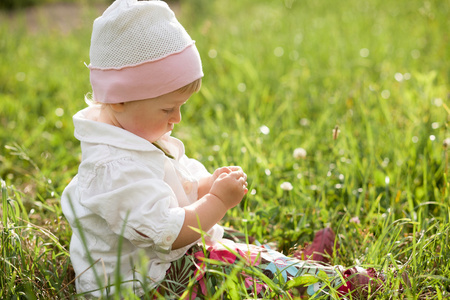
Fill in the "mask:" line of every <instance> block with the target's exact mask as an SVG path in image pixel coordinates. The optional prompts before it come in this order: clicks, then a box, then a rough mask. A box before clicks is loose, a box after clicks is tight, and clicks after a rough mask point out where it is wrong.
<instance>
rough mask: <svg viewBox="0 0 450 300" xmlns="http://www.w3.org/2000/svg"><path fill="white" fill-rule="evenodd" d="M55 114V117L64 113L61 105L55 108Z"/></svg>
mask: <svg viewBox="0 0 450 300" xmlns="http://www.w3.org/2000/svg"><path fill="white" fill-rule="evenodd" d="M55 115H56V116H57V117H62V116H63V115H64V109H62V108H61V107H58V108H57V109H55Z"/></svg>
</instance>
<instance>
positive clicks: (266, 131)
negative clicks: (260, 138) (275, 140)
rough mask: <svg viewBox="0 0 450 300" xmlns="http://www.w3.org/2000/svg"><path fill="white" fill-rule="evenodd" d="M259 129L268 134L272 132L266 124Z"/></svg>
mask: <svg viewBox="0 0 450 300" xmlns="http://www.w3.org/2000/svg"><path fill="white" fill-rule="evenodd" d="M259 131H260V132H261V133H262V134H264V135H268V134H269V133H270V129H269V127H267V126H266V125H263V126H261V127H259Z"/></svg>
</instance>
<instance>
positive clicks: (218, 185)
mask: <svg viewBox="0 0 450 300" xmlns="http://www.w3.org/2000/svg"><path fill="white" fill-rule="evenodd" d="M232 168H233V169H232ZM221 169H228V171H226V170H223V172H222V173H220V175H218V177H217V178H216V180H215V181H214V183H213V185H212V187H211V191H210V193H211V194H212V195H214V196H216V197H217V198H219V199H220V200H221V201H222V202H223V204H224V205H225V206H226V207H227V209H230V208H233V207H235V206H236V205H238V204H239V203H240V202H241V201H242V198H243V197H244V195H245V194H246V193H247V192H248V189H247V185H248V184H247V175H246V174H245V173H244V172H243V171H242V169H241V168H240V167H226V168H221ZM218 170H219V169H218ZM233 170H234V171H233ZM216 171H217V170H216ZM214 173H216V172H214ZM213 176H214V175H213Z"/></svg>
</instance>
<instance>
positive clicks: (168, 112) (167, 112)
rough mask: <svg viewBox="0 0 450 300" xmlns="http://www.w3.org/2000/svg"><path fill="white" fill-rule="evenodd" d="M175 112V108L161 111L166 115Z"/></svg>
mask: <svg viewBox="0 0 450 300" xmlns="http://www.w3.org/2000/svg"><path fill="white" fill-rule="evenodd" d="M174 110H175V108H168V109H163V112H165V113H166V114H170V113H172V112H173V111H174Z"/></svg>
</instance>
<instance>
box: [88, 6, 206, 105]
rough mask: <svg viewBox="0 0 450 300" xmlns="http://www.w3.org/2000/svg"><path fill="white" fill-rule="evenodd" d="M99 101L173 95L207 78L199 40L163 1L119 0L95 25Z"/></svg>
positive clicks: (95, 91)
mask: <svg viewBox="0 0 450 300" xmlns="http://www.w3.org/2000/svg"><path fill="white" fill-rule="evenodd" d="M90 59H91V63H90V65H89V69H90V73H91V85H92V89H93V94H94V100H95V101H97V102H101V103H120V102H127V101H134V100H141V99H148V98H154V97H157V96H161V95H164V94H167V93H170V92H172V91H174V90H176V89H178V88H181V87H183V86H185V85H186V84H189V83H191V82H193V81H195V80H196V79H199V78H201V77H203V72H202V65H201V60H200V55H199V53H198V51H197V48H196V47H195V44H194V41H193V40H192V39H191V37H190V36H189V34H188V33H187V32H186V30H185V29H184V28H183V26H182V25H181V24H180V23H179V22H178V20H177V19H176V17H175V14H174V13H173V11H172V10H171V9H170V8H169V6H168V5H167V4H166V3H165V2H163V1H158V0H153V1H137V0H116V1H115V2H114V3H113V4H111V6H109V7H108V8H107V9H106V10H105V12H104V13H103V15H102V16H101V17H99V18H97V19H96V20H95V21H94V26H93V29H92V38H91V49H90Z"/></svg>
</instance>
